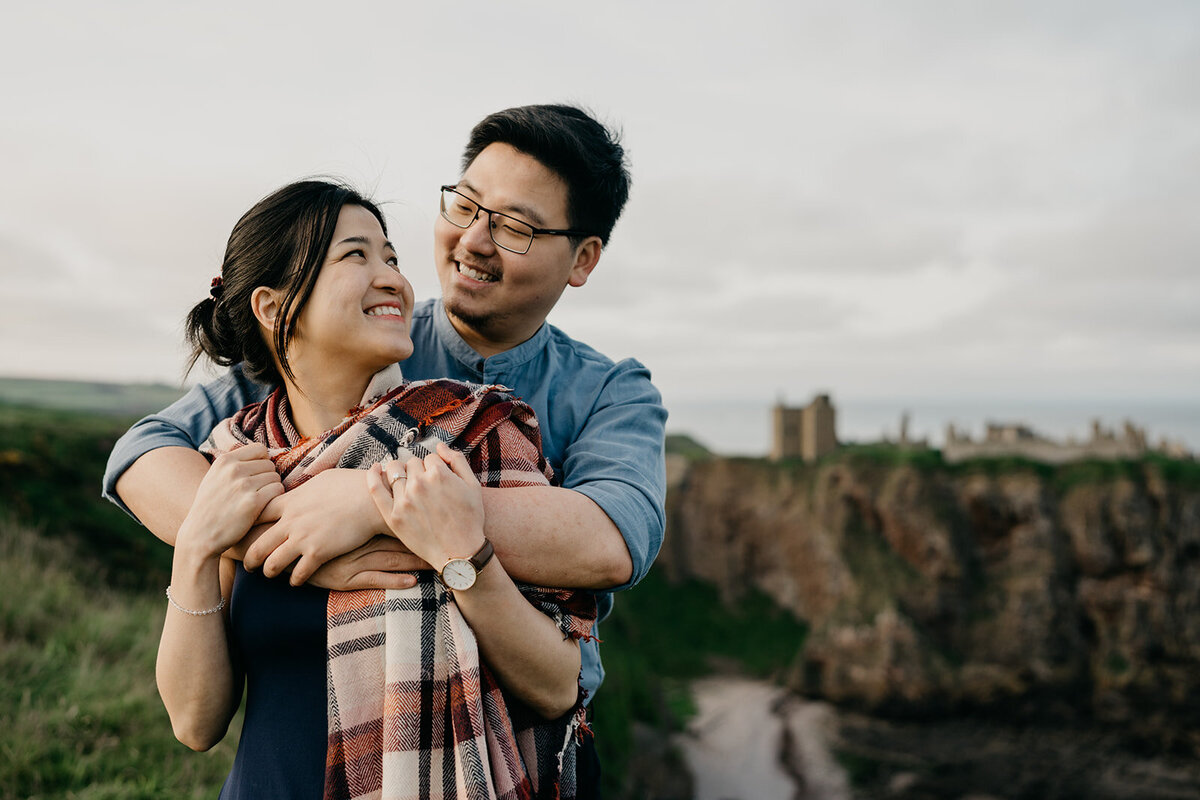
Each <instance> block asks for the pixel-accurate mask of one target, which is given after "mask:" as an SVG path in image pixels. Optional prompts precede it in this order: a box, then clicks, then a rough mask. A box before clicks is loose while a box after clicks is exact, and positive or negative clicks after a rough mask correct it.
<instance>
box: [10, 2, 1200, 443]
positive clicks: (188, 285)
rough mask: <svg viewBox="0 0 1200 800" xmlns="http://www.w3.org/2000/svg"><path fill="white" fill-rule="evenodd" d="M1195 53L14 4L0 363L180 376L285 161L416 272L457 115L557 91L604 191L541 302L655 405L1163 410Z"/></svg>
mask: <svg viewBox="0 0 1200 800" xmlns="http://www.w3.org/2000/svg"><path fill="white" fill-rule="evenodd" d="M10 6H11V4H10ZM285 9H286V10H285ZM1198 75H1200V4H1197V3H1195V2H1191V1H1190V0H1186V1H1184V2H1153V3H1145V2H1136V3H1135V2H1128V3H1112V2H1078V3H1064V2H1047V0H1041V1H1039V2H993V3H974V2H972V3H956V2H913V1H911V0H904V1H901V2H877V3H857V2H837V3H833V2H830V3H820V4H818V3H806V2H778V3H768V2H757V1H756V0H744V1H743V2H739V3H736V4H732V3H731V4H717V3H703V2H692V3H655V4H652V3H635V2H606V3H588V4H580V3H529V2H517V1H515V0H514V1H511V2H507V3H486V4H482V3H480V4H476V3H454V4H451V3H434V2H425V3H401V2H395V0H391V1H390V2H341V3H329V2H321V3H311V2H292V3H289V4H279V3H272V4H269V5H268V4H265V3H246V2H238V3H215V2H206V3H203V4H175V3H162V2H122V1H121V0H114V1H113V2H107V3H103V4H98V3H91V2H82V1H79V2H62V3H55V2H47V3H24V4H20V5H18V6H15V7H11V8H6V10H5V11H4V12H3V20H2V24H0V100H2V102H3V113H2V114H0V166H2V167H3V172H2V174H3V192H0V276H2V277H3V291H2V292H0V374H4V375H26V376H53V377H84V378H89V379H105V380H151V381H166V382H178V381H179V379H180V375H181V370H182V365H183V362H184V355H183V350H182V347H181V345H180V342H181V330H182V327H181V321H182V319H183V317H184V315H185V314H186V312H187V310H188V308H190V306H191V305H192V304H193V303H195V302H196V301H197V300H199V299H200V298H202V297H203V296H204V295H205V293H206V292H207V289H208V284H209V280H210V279H211V277H212V276H213V275H215V274H216V272H217V270H218V268H219V261H220V256H221V253H222V252H223V249H224V243H225V240H226V238H227V236H228V234H229V230H230V228H231V227H232V225H233V223H234V222H235V221H236V220H237V218H238V217H239V216H240V215H241V213H242V212H243V211H245V210H246V209H247V208H248V207H249V206H250V205H252V204H253V203H254V202H255V201H256V200H257V199H259V198H260V197H261V196H263V195H264V194H266V193H268V192H269V191H271V190H272V189H274V188H276V187H277V186H279V185H281V184H283V183H286V182H288V181H291V180H293V179H295V178H297V177H300V176H304V175H309V174H314V173H332V174H337V175H341V176H344V177H346V178H348V179H350V180H351V181H352V182H354V183H356V184H358V185H360V186H363V187H365V188H366V189H368V190H370V191H372V192H373V193H374V195H375V196H376V197H377V198H379V199H381V200H384V201H390V202H389V204H388V205H387V206H386V210H387V212H388V214H389V215H390V217H391V218H392V226H393V227H392V234H393V239H395V240H396V241H397V243H398V245H399V247H400V251H401V259H402V268H403V269H404V271H405V272H406V274H407V275H408V277H409V278H410V279H411V280H412V282H413V284H414V286H415V288H416V290H417V296H418V297H423V296H430V295H432V294H434V293H436V288H437V287H436V281H435V279H434V274H433V268H432V227H433V218H434V214H435V213H436V195H437V187H438V185H440V184H442V183H446V182H449V181H452V180H454V179H455V178H456V177H457V174H458V153H459V151H460V149H461V147H462V145H463V143H464V141H465V138H466V134H467V132H468V130H469V129H470V127H471V125H472V124H473V123H474V122H475V121H477V120H478V119H479V118H480V117H482V116H483V115H485V114H487V113H489V112H491V111H494V110H497V109H500V108H504V107H507V106H511V105H518V104H524V103H532V102H550V101H572V102H576V103H580V104H583V105H585V106H587V107H589V108H591V109H592V110H593V111H594V112H596V113H597V114H598V116H600V117H601V118H602V119H604V120H606V121H608V122H610V123H614V124H616V125H618V126H620V127H621V128H622V129H623V131H624V142H625V144H626V146H627V149H628V152H629V155H630V157H631V161H632V166H633V174H634V188H633V193H632V197H631V199H630V202H629V205H628V207H627V209H626V213H625V216H624V217H623V218H622V220H621V222H620V223H618V226H617V229H616V231H615V232H614V237H613V240H612V242H611V245H610V247H609V248H608V249H607V250H606V251H605V254H604V257H603V259H602V260H601V263H600V266H599V267H598V268H597V270H596V271H595V273H594V274H593V276H592V279H591V280H590V281H589V283H588V284H587V286H585V287H583V288H581V289H577V290H569V291H568V293H567V295H566V296H565V299H564V301H563V302H562V303H560V306H559V308H558V309H556V311H555V312H554V314H553V315H552V316H551V321H552V322H553V323H555V324H557V325H559V326H560V327H562V328H563V329H565V330H566V331H567V332H568V333H570V334H572V335H574V336H575V337H576V338H579V339H582V340H584V341H586V342H588V343H590V344H592V345H593V346H595V347H597V348H598V349H600V350H602V351H604V352H606V353H607V354H609V355H610V356H613V357H623V356H629V355H632V356H636V357H638V358H640V359H641V360H642V361H643V362H645V363H646V364H647V365H648V366H649V367H650V368H651V370H652V372H653V374H654V377H655V381H656V383H657V384H658V385H659V387H660V388H661V389H662V391H663V393H664V396H665V397H666V399H667V403H668V407H673V408H679V409H684V408H685V407H686V406H688V405H689V404H691V405H692V406H696V404H697V403H699V402H700V401H712V402H727V403H729V404H731V407H732V406H733V405H738V404H741V406H743V407H754V406H756V405H761V406H763V407H765V406H766V405H768V404H770V403H771V402H773V401H774V400H775V398H776V397H777V396H781V395H782V396H784V397H786V398H787V399H788V400H790V401H794V402H801V401H806V400H807V399H808V397H809V396H810V395H811V393H813V392H814V391H817V390H828V391H831V392H833V394H834V395H835V398H884V399H886V398H889V397H897V398H902V397H938V398H943V399H946V398H949V399H954V398H964V399H971V398H975V399H978V398H996V399H997V400H998V401H999V400H1004V399H1011V398H1023V399H1025V400H1032V401H1039V400H1067V401H1079V402H1081V403H1088V402H1093V401H1095V402H1099V401H1126V400H1129V401H1131V402H1132V401H1139V402H1140V401H1173V402H1175V403H1184V404H1187V403H1193V401H1198V400H1200V323H1198V320H1200V316H1198V312H1197V306H1198V305H1200V268H1198V267H1200V263H1198V262H1200V222H1198V220H1200V80H1198V79H1197V76H1198ZM684 416H685V417H686V413H685V414H684ZM754 424H755V425H758V424H759V423H758V422H757V421H755V422H754Z"/></svg>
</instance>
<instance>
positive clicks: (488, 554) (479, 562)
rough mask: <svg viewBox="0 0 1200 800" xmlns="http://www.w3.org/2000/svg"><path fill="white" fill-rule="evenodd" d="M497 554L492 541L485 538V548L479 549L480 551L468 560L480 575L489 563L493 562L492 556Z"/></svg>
mask: <svg viewBox="0 0 1200 800" xmlns="http://www.w3.org/2000/svg"><path fill="white" fill-rule="evenodd" d="M495 554H496V548H494V547H492V540H491V539H488V538H487V537H484V539H483V547H481V548H479V551H478V552H476V553H475V555H473V556H471V557H470V558H469V559H467V560H468V561H470V562H471V566H472V567H474V568H475V572H476V573H479V572H482V571H483V568H484V567H486V566H487V563H488V562H489V561H491V560H492V556H494V555H495Z"/></svg>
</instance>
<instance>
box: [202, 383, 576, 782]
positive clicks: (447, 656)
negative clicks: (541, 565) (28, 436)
mask: <svg viewBox="0 0 1200 800" xmlns="http://www.w3.org/2000/svg"><path fill="white" fill-rule="evenodd" d="M438 441H443V442H446V443H447V444H449V445H450V446H451V447H453V448H455V449H457V450H461V451H462V452H463V453H464V454H465V455H466V456H467V460H468V462H469V463H470V464H471V467H472V469H473V470H474V471H475V474H476V476H477V477H478V478H479V481H480V483H482V484H483V485H484V486H544V485H547V484H548V483H549V480H550V478H551V476H552V472H551V469H550V467H549V465H548V463H547V462H546V460H545V458H544V457H543V456H542V454H541V435H540V433H539V431H538V427H537V420H536V418H535V417H534V415H533V411H532V410H531V409H530V408H529V407H528V406H527V405H525V404H524V403H522V402H520V401H519V400H516V399H515V398H513V397H512V396H511V395H510V394H508V393H507V390H506V389H504V387H496V386H472V385H469V384H463V383H457V382H454V381H446V380H435V381H418V382H414V383H409V384H403V383H401V382H400V375H399V369H398V368H397V367H390V368H388V369H387V370H384V371H383V372H381V373H379V374H378V375H377V376H375V379H374V380H373V381H372V383H371V385H370V386H369V387H368V389H367V392H366V394H365V396H364V402H363V405H362V406H360V407H358V408H356V409H353V410H352V411H351V412H350V413H349V414H348V415H347V417H346V419H344V420H343V421H342V423H341V424H339V425H338V426H337V427H336V428H334V429H333V430H330V431H327V432H326V433H324V434H322V435H321V436H319V437H315V438H313V439H302V438H301V437H300V436H299V435H298V434H297V432H296V430H295V428H294V427H293V426H292V423H291V416H290V413H289V411H288V401H287V395H286V394H285V393H284V392H283V390H282V389H278V390H276V391H275V392H274V393H272V394H271V396H270V397H268V398H267V399H266V400H264V401H263V402H261V403H258V404H255V405H251V406H247V407H246V408H244V409H242V410H241V411H240V412H238V414H237V415H235V416H234V417H232V418H231V419H229V420H226V421H225V422H224V423H222V424H221V425H219V426H218V427H217V428H216V429H215V430H214V431H213V433H212V436H211V437H210V438H209V441H208V442H206V443H205V445H204V447H203V448H202V450H204V452H206V453H209V454H217V453H222V452H226V451H229V450H233V449H236V448H237V447H240V446H242V445H244V444H248V443H250V442H260V443H262V444H264V445H266V446H267V448H268V449H269V451H270V454H271V458H272V460H273V461H274V462H275V465H276V469H278V470H279V473H280V475H281V476H282V478H283V483H284V487H285V488H286V489H292V488H294V487H296V486H299V485H300V484H301V483H303V482H304V481H306V480H308V479H309V478H311V477H312V476H313V475H315V474H317V473H318V472H320V471H321V470H324V469H328V468H331V467H349V468H361V469H365V468H367V467H368V466H370V465H371V464H373V463H375V462H378V461H382V460H385V459H388V458H401V459H404V458H408V457H409V456H416V457H418V458H423V457H424V456H425V455H427V454H428V453H429V452H431V451H432V449H433V448H434V447H435V445H436V443H437V442H438ZM417 578H418V582H417V585H416V586H415V587H413V588H412V589H405V590H388V591H386V592H385V591H381V590H365V591H355V592H330V593H329V603H328V607H327V615H326V616H327V623H328V628H327V650H328V654H327V660H326V671H327V673H326V674H327V687H326V688H327V696H328V721H329V748H328V752H327V759H326V777H325V797H326V798H331V799H332V798H339V799H340V798H372V799H375V798H379V800H407V799H409V798H412V799H413V800H418V799H420V800H426V799H427V798H428V799H437V798H471V799H472V800H474V799H475V798H478V799H479V800H493V798H494V799H495V800H509V799H510V798H511V799H514V800H515V799H516V798H556V800H569V799H570V798H573V797H574V796H575V763H574V761H575V758H574V757H575V748H574V747H573V746H572V745H573V741H572V739H573V737H575V736H576V735H578V729H579V726H580V725H581V723H582V720H583V707H582V693H581V697H580V701H579V702H577V703H576V706H575V708H574V709H573V710H572V711H571V712H570V713H568V714H566V715H564V716H563V717H562V718H560V719H558V720H554V721H551V722H547V721H546V720H543V719H542V718H540V717H539V716H537V715H536V714H535V713H534V712H532V711H531V710H529V709H528V708H526V707H525V706H524V704H522V703H521V702H520V701H519V700H517V699H516V698H513V697H509V696H507V695H506V694H505V692H504V691H503V689H501V687H500V686H499V684H498V683H497V682H496V680H495V678H494V677H493V675H492V673H491V671H490V670H489V669H488V668H487V666H486V665H484V664H482V663H480V660H479V648H478V645H477V644H476V641H475V635H474V633H473V632H472V631H471V628H470V626H469V625H467V623H466V621H465V620H464V619H463V617H462V615H461V614H460V613H459V611H458V607H457V606H456V605H455V603H454V598H453V595H452V593H450V592H447V591H446V590H445V588H444V587H442V585H441V583H439V582H438V581H437V580H436V579H435V578H434V576H433V573H432V572H430V571H428V570H426V571H423V572H419V573H417ZM520 588H521V591H522V593H523V594H524V595H525V596H526V598H527V599H528V600H529V601H530V602H531V603H533V604H534V605H535V606H536V607H538V608H539V609H540V610H541V611H543V612H544V613H546V614H547V615H549V616H550V617H552V618H553V619H554V620H555V621H556V623H557V624H558V626H559V627H560V628H561V629H562V631H563V635H564V636H565V637H566V636H569V637H573V638H576V639H579V638H587V637H590V636H591V630H592V623H593V622H594V621H595V618H596V603H595V599H594V598H593V596H592V595H591V594H590V593H589V592H583V591H569V590H553V589H544V588H539V587H533V586H525V585H520Z"/></svg>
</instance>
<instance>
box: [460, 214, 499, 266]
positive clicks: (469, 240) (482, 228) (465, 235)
mask: <svg viewBox="0 0 1200 800" xmlns="http://www.w3.org/2000/svg"><path fill="white" fill-rule="evenodd" d="M460 241H461V242H462V245H463V247H465V248H467V249H468V250H470V251H471V252H472V253H480V254H484V255H490V254H492V253H495V252H496V243H495V242H493V241H492V220H491V217H490V216H489V215H488V213H487V212H486V211H483V210H481V211H480V212H479V216H478V217H476V218H475V221H474V222H472V223H471V227H469V228H467V229H466V230H465V231H463V232H462V237H461V238H460Z"/></svg>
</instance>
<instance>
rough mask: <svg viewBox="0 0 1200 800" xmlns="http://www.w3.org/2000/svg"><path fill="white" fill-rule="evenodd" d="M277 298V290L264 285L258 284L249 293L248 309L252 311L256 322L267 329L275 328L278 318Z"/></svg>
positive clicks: (278, 306)
mask: <svg viewBox="0 0 1200 800" xmlns="http://www.w3.org/2000/svg"><path fill="white" fill-rule="evenodd" d="M279 300H280V298H279V292H277V291H276V290H274V289H271V288H269V287H266V286H259V287H258V288H257V289H255V290H254V292H253V293H252V294H251V295H250V310H251V311H253V312H254V318H255V319H257V320H258V324H259V325H262V326H263V327H264V328H266V329H267V330H268V331H274V330H275V323H276V321H277V320H278V318H279V308H280V305H279Z"/></svg>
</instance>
